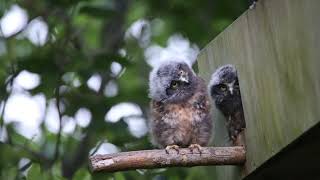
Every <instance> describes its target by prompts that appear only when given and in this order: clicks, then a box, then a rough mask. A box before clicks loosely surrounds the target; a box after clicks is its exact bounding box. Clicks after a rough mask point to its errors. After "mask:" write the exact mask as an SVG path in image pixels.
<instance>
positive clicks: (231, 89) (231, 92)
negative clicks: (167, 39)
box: [229, 87, 233, 95]
mask: <svg viewBox="0 0 320 180" xmlns="http://www.w3.org/2000/svg"><path fill="white" fill-rule="evenodd" d="M229 91H230V94H231V95H233V88H232V87H229Z"/></svg>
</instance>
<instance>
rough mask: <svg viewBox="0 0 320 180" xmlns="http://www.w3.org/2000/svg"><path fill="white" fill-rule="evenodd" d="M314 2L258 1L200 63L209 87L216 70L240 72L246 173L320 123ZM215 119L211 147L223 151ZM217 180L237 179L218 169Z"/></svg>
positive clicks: (319, 40) (319, 43)
mask: <svg viewBox="0 0 320 180" xmlns="http://www.w3.org/2000/svg"><path fill="white" fill-rule="evenodd" d="M319 7H320V1H318V0H306V1H300V0H281V1H279V0H260V1H258V3H257V6H256V7H255V9H253V10H248V11H247V12H245V13H244V14H243V15H242V16H241V17H239V18H238V19H237V20H236V21H235V22H234V23H233V24H232V25H230V26H229V27H228V28H227V29H226V30H225V31H224V32H223V33H221V34H220V35H219V36H218V37H217V38H215V39H214V40H213V41H212V42H210V43H209V45H208V46H207V47H205V48H204V49H203V50H202V52H201V53H200V55H199V57H198V67H199V72H200V76H201V77H202V78H204V79H205V80H206V81H207V82H208V81H209V78H210V75H211V73H212V72H213V71H214V70H215V69H216V68H217V67H219V66H220V65H224V64H234V65H235V66H236V68H237V70H238V75H239V81H240V88H241V95H242V101H243V107H244V113H245V118H246V124H247V129H246V130H245V141H246V149H247V161H246V173H250V172H252V171H253V170H255V169H256V168H257V167H259V166H260V165H261V164H262V163H264V162H266V161H267V160H268V159H270V158H271V157H272V156H274V155H275V154H276V153H278V152H279V151H280V150H281V149H283V148H284V147H285V146H287V145H288V144H289V143H291V142H292V141H293V140H294V139H296V138H298V137H299V136H300V135H301V134H302V133H303V132H305V131H307V130H308V129H310V128H311V127H313V126H314V125H315V124H316V123H317V122H319V121H320V110H319V107H320V71H319V67H320V21H319V18H318V17H319ZM214 112H215V113H214V114H215V132H216V134H215V139H214V143H215V145H219V146H226V145H228V144H229V143H228V142H227V135H226V131H225V123H224V119H223V116H222V115H221V114H220V113H219V112H217V110H215V111H214ZM217 172H218V179H239V178H240V176H239V171H238V170H235V168H234V167H232V168H230V167H218V170H217Z"/></svg>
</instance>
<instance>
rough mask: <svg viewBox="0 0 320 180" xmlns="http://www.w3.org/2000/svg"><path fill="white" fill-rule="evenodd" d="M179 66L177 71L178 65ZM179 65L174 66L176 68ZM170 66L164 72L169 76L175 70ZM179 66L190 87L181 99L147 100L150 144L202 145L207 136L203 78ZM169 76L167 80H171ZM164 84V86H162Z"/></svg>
mask: <svg viewBox="0 0 320 180" xmlns="http://www.w3.org/2000/svg"><path fill="white" fill-rule="evenodd" d="M179 67H180V71H181V66H179ZM179 67H177V68H178V69H179ZM164 69H166V71H167V70H168V69H167V68H164ZM171 69H172V70H170V69H169V70H168V71H170V72H168V73H167V74H170V75H172V74H174V73H175V72H178V70H177V71H176V70H175V68H174V66H172V65H171ZM182 69H183V71H185V72H186V73H187V74H188V76H189V77H188V79H189V80H190V84H188V86H192V88H191V87H190V88H189V90H188V91H187V92H186V95H185V96H184V98H183V99H182V98H178V100H177V101H176V100H173V99H170V98H169V97H168V98H169V99H170V100H172V101H171V102H168V101H166V100H163V101H158V100H155V99H152V100H151V116H152V117H151V121H150V133H151V136H152V140H153V143H154V144H155V145H156V146H158V147H160V148H164V147H167V146H170V145H178V146H179V147H188V146H190V145H192V144H199V145H201V146H206V145H207V144H208V142H209V140H210V137H211V131H212V120H211V114H210V109H211V108H210V102H209V96H208V93H207V89H206V86H205V84H204V81H203V80H202V79H201V78H200V77H197V76H196V75H195V74H194V72H193V71H192V70H191V68H189V67H188V66H183V68H182ZM160 71H161V68H160ZM158 74H159V73H158ZM160 74H161V73H160ZM164 74H166V73H164ZM172 76H174V75H172ZM159 78H161V77H159ZM169 79H170V80H168V83H169V82H171V81H174V80H171V78H169ZM173 79H174V77H173ZM162 82H165V81H162ZM164 87H166V86H165V85H164ZM164 89H166V88H164ZM181 93H183V92H181ZM179 95H180V94H179Z"/></svg>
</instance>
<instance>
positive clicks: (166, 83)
mask: <svg viewBox="0 0 320 180" xmlns="http://www.w3.org/2000/svg"><path fill="white" fill-rule="evenodd" d="M196 86H197V77H196V75H195V73H194V72H193V70H192V69H191V67H190V66H189V65H188V64H186V63H185V62H179V61H178V62H176V61H167V62H164V63H162V64H161V65H159V66H157V67H155V68H154V69H153V70H152V71H151V73H150V76H149V93H150V94H149V95H150V97H151V98H152V99H153V100H155V101H158V102H165V103H178V102H182V101H185V100H186V99H187V98H190V97H191V96H192V95H193V94H194V91H195V89H196Z"/></svg>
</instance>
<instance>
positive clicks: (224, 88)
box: [219, 84, 227, 91]
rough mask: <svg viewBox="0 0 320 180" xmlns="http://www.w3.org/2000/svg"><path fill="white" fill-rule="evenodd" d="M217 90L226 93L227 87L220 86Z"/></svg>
mask: <svg viewBox="0 0 320 180" xmlns="http://www.w3.org/2000/svg"><path fill="white" fill-rule="evenodd" d="M219 89H220V90H221V91H226V90H227V86H226V85H224V84H221V85H219Z"/></svg>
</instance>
